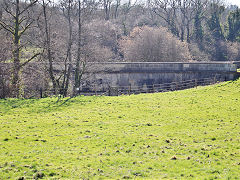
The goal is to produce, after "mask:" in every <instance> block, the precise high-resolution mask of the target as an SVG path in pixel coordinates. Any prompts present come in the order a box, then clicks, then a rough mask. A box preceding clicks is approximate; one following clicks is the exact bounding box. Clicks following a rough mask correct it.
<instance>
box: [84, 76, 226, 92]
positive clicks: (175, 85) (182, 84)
mask: <svg viewBox="0 0 240 180" xmlns="http://www.w3.org/2000/svg"><path fill="white" fill-rule="evenodd" d="M222 81H225V80H224V79H217V78H216V77H214V78H203V79H193V80H186V81H179V82H171V83H162V84H150V85H145V86H131V85H129V86H109V87H108V88H107V89H103V90H102V91H98V90H96V89H94V86H93V87H92V91H85V92H83V91H82V92H80V94H82V95H89V96H91V95H106V96H119V95H123V94H125V95H126V94H129V95H130V94H140V93H156V92H168V91H176V90H183V89H189V88H194V87H197V86H206V85H211V84H216V83H219V82H222Z"/></svg>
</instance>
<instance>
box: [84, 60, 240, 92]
mask: <svg viewBox="0 0 240 180" xmlns="http://www.w3.org/2000/svg"><path fill="white" fill-rule="evenodd" d="M239 65H240V62H117V63H115V62H114V63H111V62H109V63H92V64H89V65H88V67H87V68H86V73H85V74H84V78H83V85H82V88H81V90H85V91H87V90H91V88H93V86H94V88H95V89H97V90H102V89H105V88H107V87H109V86H120V87H121V86H129V85H130V86H138V87H142V86H150V85H152V84H163V83H171V82H181V81H186V80H195V79H196V80H198V79H203V78H215V79H216V80H218V81H228V80H234V79H236V78H238V77H239V76H240V75H239V73H238V72H237V69H238V68H239Z"/></svg>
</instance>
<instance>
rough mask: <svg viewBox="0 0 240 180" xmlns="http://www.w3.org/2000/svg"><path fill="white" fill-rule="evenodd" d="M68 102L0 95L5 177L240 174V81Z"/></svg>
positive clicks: (0, 161) (0, 160)
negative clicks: (0, 96)
mask: <svg viewBox="0 0 240 180" xmlns="http://www.w3.org/2000/svg"><path fill="white" fill-rule="evenodd" d="M65 100H66V99H63V100H61V101H60V102H57V98H45V99H28V100H20V99H19V100H18V99H7V100H0V179H7V178H10V179H18V178H20V179H21V178H22V177H25V178H26V179H32V178H35V179H37V178H43V179H101V178H102V179H109V178H114V179H129V178H130V179H133V178H137V179H138V178H150V179H161V178H166V179H175V178H178V179H187V178H189V179H239V178H240V80H237V81H233V82H225V83H222V84H218V85H213V86H208V87H198V88H194V89H189V90H183V91H176V92H167V93H156V94H140V95H131V96H119V97H105V96H92V97H83V96H80V97H77V98H73V99H71V100H69V101H68V102H66V103H64V104H63V102H64V101H65ZM22 179H23V178H22Z"/></svg>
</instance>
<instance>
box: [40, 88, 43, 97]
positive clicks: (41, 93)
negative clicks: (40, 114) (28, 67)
mask: <svg viewBox="0 0 240 180" xmlns="http://www.w3.org/2000/svg"><path fill="white" fill-rule="evenodd" d="M40 98H43V90H42V88H40Z"/></svg>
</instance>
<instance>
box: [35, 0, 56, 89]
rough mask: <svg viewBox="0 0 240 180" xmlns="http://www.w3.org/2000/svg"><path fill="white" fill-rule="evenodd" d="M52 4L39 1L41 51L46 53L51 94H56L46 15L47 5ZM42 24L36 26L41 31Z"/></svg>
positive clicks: (47, 0) (48, 9)
mask: <svg viewBox="0 0 240 180" xmlns="http://www.w3.org/2000/svg"><path fill="white" fill-rule="evenodd" d="M51 4H52V2H51V1H50V0H41V1H40V5H41V7H42V12H43V13H42V14H43V24H44V28H43V29H44V30H43V31H44V33H43V36H44V43H43V49H44V52H46V54H47V60H48V65H49V66H48V72H49V76H50V79H51V81H52V84H53V92H54V94H56V93H57V83H56V79H55V76H54V69H53V57H52V48H51V28H50V24H49V18H50V17H49V15H48V11H50V9H51V8H50V7H49V5H51ZM41 23H42V22H39V21H38V26H39V27H40V29H41V25H40V24H41Z"/></svg>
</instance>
